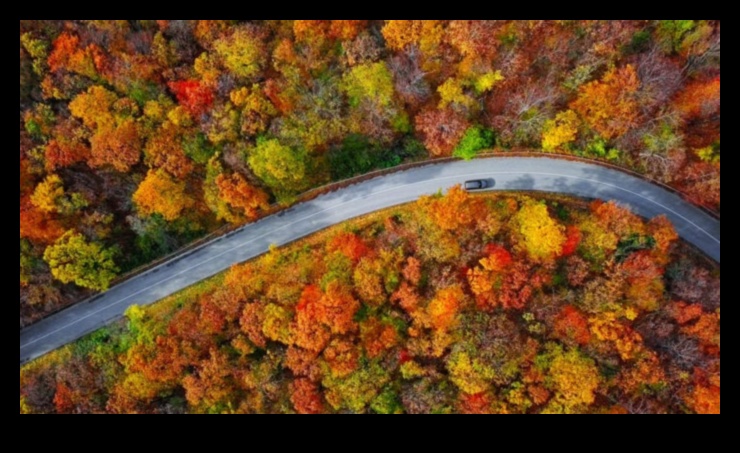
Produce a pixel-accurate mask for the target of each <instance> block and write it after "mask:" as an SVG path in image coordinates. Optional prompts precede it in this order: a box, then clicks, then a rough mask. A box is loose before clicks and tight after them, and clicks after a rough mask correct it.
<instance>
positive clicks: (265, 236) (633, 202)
mask: <svg viewBox="0 0 740 453" xmlns="http://www.w3.org/2000/svg"><path fill="white" fill-rule="evenodd" d="M466 179H492V180H493V182H494V187H493V188H492V190H538V191H546V192H560V193H566V194H571V195H576V196H580V197H591V198H601V199H604V200H617V201H618V202H620V203H621V204H623V205H626V206H628V207H629V208H630V209H632V211H633V212H635V213H637V214H639V215H641V216H644V217H648V218H650V217H653V216H655V215H658V214H665V215H666V216H668V218H669V219H670V220H671V221H672V222H673V224H674V225H675V228H676V231H677V232H678V234H679V235H680V236H681V237H682V238H683V239H684V240H686V241H688V242H690V243H692V244H694V245H695V246H696V247H698V248H699V249H701V250H702V251H703V252H704V253H706V254H707V255H708V256H709V257H711V258H713V259H714V260H716V261H717V262H719V261H720V232H719V220H717V219H714V218H713V217H711V216H709V215H708V214H706V213H704V212H703V211H701V210H700V209H698V208H696V207H694V206H692V205H691V204H690V203H687V202H686V201H684V200H682V199H681V198H680V197H679V196H678V195H675V194H673V193H671V192H669V191H667V190H665V189H662V188H660V187H658V186H656V185H654V184H650V183H648V182H646V181H644V180H642V179H639V178H637V177H634V176H631V175H629V174H627V173H623V172H620V171H618V170H613V169H610V168H606V167H601V166H598V165H593V164H588V163H583V162H573V161H566V160H558V159H551V158H543V157H491V158H485V159H474V160H471V161H454V162H446V163H440V164H430V165H426V166H423V167H416V168H412V169H409V170H405V171H401V172H397V173H391V174H387V175H384V176H379V177H376V178H373V179H370V180H367V181H364V182H361V183H357V184H354V185H351V186H348V187H346V188H343V189H340V190H337V191H335V192H332V193H329V194H326V195H322V196H320V197H317V198H316V199H314V200H311V201H308V202H305V203H300V204H297V205H295V206H293V207H291V208H290V209H287V210H285V211H282V212H280V213H277V214H274V215H271V216H269V217H265V218H263V219H261V220H259V221H257V222H255V223H252V224H249V225H246V226H244V227H242V228H241V229H239V230H236V231H234V232H232V233H230V234H228V235H225V236H222V237H220V238H217V239H215V240H213V241H211V242H209V243H207V244H205V245H203V246H202V247H200V248H198V249H196V250H195V251H194V252H192V253H189V254H186V255H185V256H181V257H176V258H173V259H172V260H170V261H168V262H166V263H163V264H162V265H159V266H157V267H155V268H153V269H151V270H149V271H147V272H145V273H143V274H140V275H137V276H136V277H133V278H131V279H129V280H126V281H124V282H122V283H121V284H119V285H116V286H114V287H112V288H111V289H109V290H108V291H107V292H106V293H104V294H103V295H102V296H100V297H98V298H97V299H95V300H93V301H91V302H86V303H80V304H76V305H73V306H72V307H69V308H67V309H65V310H63V311H60V312H58V313H56V314H54V315H52V316H49V317H47V318H45V319H43V320H41V321H39V322H37V323H35V324H33V325H31V326H29V327H27V328H25V329H23V330H21V332H20V337H21V346H20V361H21V363H24V362H26V361H28V360H31V359H34V358H36V357H39V356H41V355H43V354H45V353H47V352H49V351H51V350H53V349H56V348H58V347H60V346H62V345H64V344H67V343H69V342H71V341H74V340H76V339H78V338H80V337H82V336H83V335H85V334H87V333H89V332H92V331H93V330H95V329H98V328H100V327H102V326H104V325H105V324H107V323H109V322H111V321H113V320H115V319H117V318H119V317H120V316H122V314H123V312H124V311H125V310H126V308H127V307H128V306H129V305H132V304H139V305H145V304H150V303H152V302H155V301H157V300H159V299H161V298H163V297H165V296H167V295H169V294H172V293H174V292H177V291H179V290H181V289H183V288H185V287H187V286H189V285H191V284H193V283H196V282H198V281H200V280H202V279H204V278H206V277H210V276H211V275H214V274H216V273H218V272H220V271H223V270H224V269H227V268H228V267H230V266H231V265H232V264H234V263H239V262H242V261H245V260H248V259H250V258H253V257H255V256H258V255H260V254H262V253H264V252H266V251H267V250H268V247H269V246H270V244H276V245H283V244H285V243H288V242H290V241H293V240H295V239H298V238H301V237H303V236H306V235H309V234H311V233H314V232H316V231H319V230H321V229H324V228H326V227H329V226H331V225H334V224H336V223H339V222H343V221H345V220H348V219H351V218H353V217H356V216H359V215H363V214H367V213H369V212H372V211H376V210H378V209H382V208H387V207H389V206H394V205H398V204H402V203H406V202H409V201H412V200H415V199H417V198H418V197H419V196H420V195H424V194H433V193H435V192H437V191H438V190H439V189H443V190H444V189H446V188H448V187H450V186H453V185H455V184H457V183H461V182H463V181H464V180H466Z"/></svg>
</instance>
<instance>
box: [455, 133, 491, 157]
mask: <svg viewBox="0 0 740 453" xmlns="http://www.w3.org/2000/svg"><path fill="white" fill-rule="evenodd" d="M493 142H494V136H493V131H492V130H490V129H484V128H482V127H480V126H473V127H469V128H468V130H467V131H465V135H463V138H462V140H460V143H458V144H457V146H456V147H455V150H454V151H453V152H452V155H453V156H455V157H460V158H462V159H465V160H470V159H472V158H473V157H475V155H476V154H478V151H480V150H482V149H486V148H490V147H492V146H493Z"/></svg>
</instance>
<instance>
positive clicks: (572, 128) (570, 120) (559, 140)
mask: <svg viewBox="0 0 740 453" xmlns="http://www.w3.org/2000/svg"><path fill="white" fill-rule="evenodd" d="M579 124H580V120H579V119H578V115H576V113H575V112H574V111H573V110H566V111H564V112H560V113H558V114H557V115H555V119H551V120H547V121H545V125H544V128H543V130H542V149H543V150H545V151H555V150H557V149H560V148H561V147H562V146H563V145H567V144H568V143H570V142H572V141H573V140H575V139H576V135H577V134H578V126H579Z"/></svg>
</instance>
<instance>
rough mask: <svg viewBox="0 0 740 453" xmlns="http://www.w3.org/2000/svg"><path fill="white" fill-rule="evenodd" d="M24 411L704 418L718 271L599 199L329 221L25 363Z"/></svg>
mask: <svg viewBox="0 0 740 453" xmlns="http://www.w3.org/2000/svg"><path fill="white" fill-rule="evenodd" d="M20 407H21V413H90V412H108V413H131V412H137V413H183V412H188V413H296V412H297V413H333V412H343V413H347V412H348V413H453V412H455V413H456V412H462V413H489V412H491V413H717V412H719V410H720V277H719V267H718V266H716V267H715V265H713V264H712V263H711V262H709V261H708V260H706V259H705V258H703V257H702V256H700V255H698V254H696V252H693V251H692V250H691V249H690V248H689V247H688V246H687V245H685V244H683V243H681V242H680V241H679V240H678V236H677V234H676V232H675V231H674V229H673V227H672V225H671V224H670V222H669V221H668V220H667V219H666V218H665V217H663V216H660V217H656V218H654V219H650V220H643V219H641V218H639V217H637V216H635V215H634V214H632V213H630V212H629V211H628V210H626V209H624V208H622V207H620V206H618V205H616V204H614V203H613V202H608V203H605V202H602V201H593V202H591V203H588V202H586V201H583V200H578V199H571V198H566V197H564V196H536V197H535V196H531V195H524V194H516V193H496V194H492V193H489V194H480V195H471V194H468V193H467V192H464V191H463V190H461V189H460V188H459V187H454V188H452V189H451V190H450V191H449V192H448V193H447V194H446V195H444V196H443V195H437V196H429V197H422V198H421V199H419V200H418V201H417V202H414V203H410V204H407V205H404V206H401V207H395V208H391V209H386V210H384V211H380V212H376V213H373V214H371V215H368V216H365V217H362V218H358V219H355V220H352V221H350V222H346V223H344V224H340V225H336V226H334V227H331V228H329V229H327V230H324V231H323V232H320V233H318V234H315V235H312V236H310V237H308V238H305V239H303V240H300V241H297V242H295V243H293V244H291V245H288V246H286V247H282V248H274V249H272V250H270V252H268V253H267V254H265V255H263V256H261V257H260V258H258V259H255V260H252V261H249V262H246V263H243V264H239V265H235V266H233V267H232V268H231V269H230V270H229V271H226V272H225V273H222V274H220V275H218V276H216V277H214V278H212V279H209V280H206V281H203V282H201V283H199V284H198V285H196V286H194V287H192V288H189V289H187V290H185V291H184V292H181V293H179V294H176V295H173V296H171V297H169V298H167V299H166V300H165V301H163V302H159V303H156V304H154V305H151V306H148V307H138V306H132V307H131V308H130V309H129V310H128V311H127V313H126V319H124V320H123V321H121V322H119V323H116V324H113V325H111V326H109V327H106V328H104V329H101V330H99V331H97V332H95V333H93V334H91V335H89V336H87V337H85V338H83V339H81V340H79V341H77V342H76V343H73V344H70V345H67V346H65V347H64V348H61V349H60V350H57V351H55V352H53V353H51V354H48V355H46V356H44V357H42V358H40V359H38V360H36V361H34V362H31V363H29V364H27V365H25V366H24V367H23V368H21V373H20Z"/></svg>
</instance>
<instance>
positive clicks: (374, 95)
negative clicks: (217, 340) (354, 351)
mask: <svg viewBox="0 0 740 453" xmlns="http://www.w3.org/2000/svg"><path fill="white" fill-rule="evenodd" d="M19 51H20V90H19V91H20V93H19V94H20V113H19V123H20V157H21V159H20V163H21V164H20V166H21V169H20V173H21V182H22V187H24V189H22V192H21V195H20V229H21V236H22V237H23V238H25V239H26V240H28V241H29V242H30V244H31V247H30V248H29V250H28V254H29V256H32V257H34V258H35V259H36V260H41V258H42V256H43V253H44V249H45V248H46V247H48V246H49V245H50V244H51V243H53V242H54V240H56V239H57V238H58V237H59V236H61V234H62V233H63V232H64V231H67V230H70V229H74V230H76V231H78V232H79V233H80V234H82V235H83V236H85V237H86V238H87V240H90V241H96V242H99V243H101V244H102V245H103V246H104V247H114V246H115V247H118V249H119V250H120V251H121V252H122V254H121V256H122V257H125V259H124V260H123V261H121V263H120V268H121V272H122V273H125V272H127V271H129V270H131V269H132V268H133V267H135V266H138V265H140V264H144V263H146V262H147V261H149V260H152V259H154V258H156V257H158V256H161V255H162V254H164V253H168V252H171V251H174V250H175V249H177V248H178V247H180V246H182V245H184V244H186V243H188V242H189V241H191V240H193V239H194V238H196V237H198V236H202V235H203V234H206V233H208V232H212V231H214V230H216V229H217V228H219V227H221V226H223V225H224V224H225V223H231V224H241V223H244V222H248V221H252V220H254V219H256V218H258V217H259V216H261V215H262V213H263V212H264V211H265V209H264V207H265V206H266V205H268V204H270V203H273V202H281V203H283V204H287V203H290V202H292V201H294V200H296V199H297V195H298V194H300V193H301V192H303V191H305V190H307V189H310V188H312V187H316V186H320V185H322V184H325V183H327V182H329V181H332V180H339V179H344V178H347V177H350V176H354V175H358V174H363V173H366V172H368V171H372V170H374V169H379V168H387V167H392V166H394V165H398V164H400V163H403V162H409V161H414V160H421V159H430V158H436V157H448V156H456V157H459V158H463V159H471V158H473V157H475V156H476V154H478V153H479V152H481V151H484V150H489V149H491V148H495V149H496V150H498V151H506V150H509V149H515V150H520V149H532V150H544V151H548V152H558V153H566V154H573V155H577V156H584V157H590V158H595V159H602V160H607V161H609V162H610V163H613V164H616V165H621V166H625V167H627V168H630V169H632V170H635V171H638V172H640V173H644V174H645V175H647V176H649V177H651V178H654V179H657V180H659V181H660V182H663V183H666V184H670V185H672V186H673V187H675V188H677V189H679V190H681V191H682V192H683V193H684V194H685V196H686V197H687V198H688V199H689V200H690V201H692V202H694V203H697V204H700V205H703V206H706V207H709V208H712V209H715V210H718V209H719V207H720V177H719V176H720V127H719V125H720V61H719V57H720V22H719V21H699V20H680V21H675V20H670V21H645V20H636V21H590V20H589V21H577V20H571V21H487V20H389V21H383V20H298V21H273V20H248V21H236V20H159V21H153V20H119V21H110V20H74V21H73V20H69V21H63V20H45V21H44V20H23V21H20V30H19ZM151 175H155V176H151ZM57 178H58V180H57ZM160 189H162V190H163V192H158V191H159V190H160ZM135 194H136V198H134V197H135ZM164 194H167V195H164ZM168 196H172V197H173V198H172V202H171V206H167V204H168V203H170V201H169V199H168V198H167V197H168ZM184 213H186V214H187V215H184ZM589 231H591V230H589ZM101 232H105V234H99V233H101ZM593 233H594V234H585V235H584V240H585V241H586V243H587V244H591V243H593V242H594V241H595V240H596V238H595V232H593ZM434 234H436V235H437V239H438V240H439V241H440V244H446V246H444V245H443V246H442V247H441V248H440V249H439V250H432V249H430V250H428V252H429V253H431V254H435V253H436V254H437V256H438V258H442V257H452V256H454V254H455V253H456V252H457V250H456V248H455V247H454V246H452V242H451V235H450V234H448V233H444V234H443V233H442V232H439V231H435V233H434ZM607 236H608V233H607V234H606V235H604V236H603V237H602V238H601V239H606V238H607ZM154 244H157V245H156V246H155V245H154ZM51 277H52V274H51V273H50V271H49V269H47V268H45V267H43V266H41V267H38V268H36V269H35V270H34V272H32V273H31V274H29V280H28V281H27V285H26V286H24V287H23V288H21V300H22V301H25V300H32V299H37V297H36V296H34V294H40V293H43V292H46V291H47V287H48V286H50V285H51V286H52V287H53V291H55V292H56V293H57V294H58V295H59V296H60V297H56V298H54V300H55V303H50V304H42V305H38V304H37V305H35V306H34V307H31V306H30V305H28V304H26V303H25V302H22V303H21V323H22V324H25V323H27V322H29V321H31V320H34V319H37V318H39V317H41V316H43V315H44V314H45V312H46V311H48V310H54V309H58V308H60V307H61V306H63V305H66V304H69V303H71V302H73V301H74V300H75V299H77V298H79V296H81V295H82V293H81V292H80V291H79V288H75V287H74V285H61V284H59V283H55V282H53V281H52V280H53V279H51ZM300 388H301V389H303V390H305V387H300ZM304 393H305V392H304ZM297 394H298V393H297ZM470 401H471V403H470V404H472V405H473V406H475V404H478V403H475V402H476V401H481V400H480V399H474V400H470ZM466 404H467V403H466ZM471 407H472V406H471Z"/></svg>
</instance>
